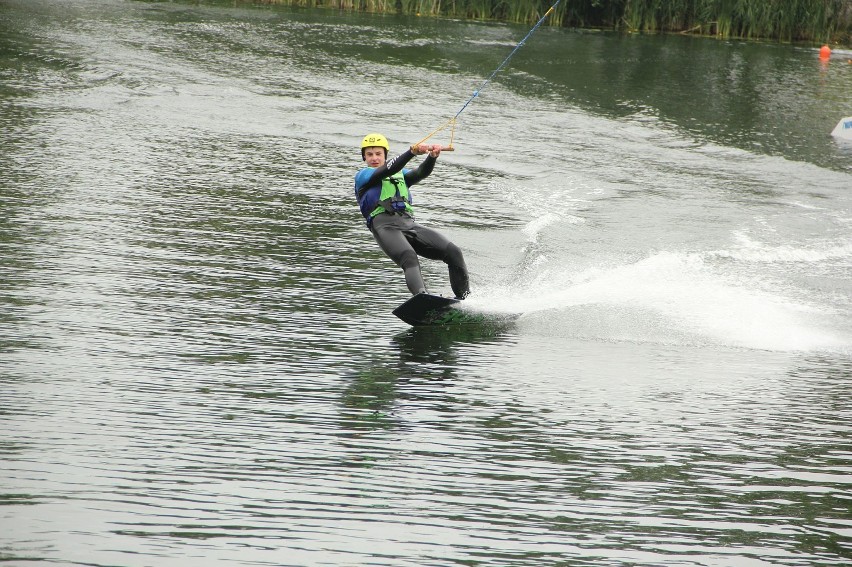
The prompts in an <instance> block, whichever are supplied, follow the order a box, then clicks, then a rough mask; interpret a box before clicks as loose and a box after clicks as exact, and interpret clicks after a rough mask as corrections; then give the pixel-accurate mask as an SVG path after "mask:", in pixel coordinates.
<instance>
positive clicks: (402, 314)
mask: <svg viewBox="0 0 852 567" xmlns="http://www.w3.org/2000/svg"><path fill="white" fill-rule="evenodd" d="M460 303H461V301H460V300H458V299H453V298H450V297H444V296H442V295H432V294H429V293H419V294H417V295H413V296H411V297H410V298H409V299H408V300H407V301H406V302H405V303H403V304H402V305H400V306H399V307H397V308H396V309H394V310H393V314H394V315H396V316H397V317H399V318H400V319H402V320H403V321H405V322H406V323H408V324H409V325H413V326H427V325H460V324H466V323H482V322H485V321H487V320H488V318H487V317H485V316H484V314H482V313H476V312H472V311H465V310H463V309H460V308H459V307H460V306H459V304H460Z"/></svg>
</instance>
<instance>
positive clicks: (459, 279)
mask: <svg viewBox="0 0 852 567" xmlns="http://www.w3.org/2000/svg"><path fill="white" fill-rule="evenodd" d="M405 236H406V238H408V240H409V242H410V243H411V246H412V247H413V248H414V251H415V252H417V254H419V255H420V256H423V257H424V258H429V259H430V260H442V261H443V262H444V263H445V264H447V268H448V269H449V272H450V287H452V289H453V293H454V294H456V297H465V296H466V295H467V294H468V293H470V279H469V277H468V273H467V265H465V263H464V255H463V254H462V251H461V248H459V247H458V246H456V245H455V244H453V243H452V242H450V241H449V239H447V237H446V236H444V235H443V234H441V233H440V232H438V231H437V230H435V229H432V228H427V227H425V226H421V225H419V224H416V223H412V225H411V226H410V227H407V229H406V230H405Z"/></svg>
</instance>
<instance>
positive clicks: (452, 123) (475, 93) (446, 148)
mask: <svg viewBox="0 0 852 567" xmlns="http://www.w3.org/2000/svg"><path fill="white" fill-rule="evenodd" d="M560 2H562V0H556V3H555V4H554V5H553V6H551V7H550V9H549V10H547V12H545V13H544V15H543V16H542V17H541V18H540V19H539V20H538V22H536V24H535V25H534V26H533V27H532V29H530V31H529V32H527V35H525V36H524V39H522V40H521V41H519V42H518V44H517V45H516V46H515V48H514V49H512V51H511V52H510V53H509V55H507V56H506V58H505V59H504V60H503V62H502V63H500V65H498V66H497V68H496V69H494V71H492V72H491V74H490V75H488V78H487V79H485V81H483V83H482V84H481V85H480V86H479V88H478V89H476V90H475V91H473V94H472V95H470V98H469V99H467V101H466V102H465V103H464V104H463V105H462V107H461V108H460V109H459V111H458V112H456V114H455V116H453V117H452V118H450V119H449V120H447V121H446V122H445V123H444V124H442V125H441V126H439V127H438V128H436V129H435V130H433V131H432V132H431V133H430V134H429V135H428V136H426V137H425V138H423V139H422V140H420V141H419V142H417V143H416V144H414V146H419V145H420V144H422V143H423V142H425V141H426V140H428V139H429V138H431V137H432V136H434V135H435V134H437V133H438V132H441V131H442V130H445V129H446V128H447V127H449V128H450V144H449V145H448V146H442V147H441V151H443V152H452V151H454V150H455V148H454V147H453V139H454V137H455V133H456V122H457V121H458V117H459V115H460V114H461V113H462V112H464V109H465V108H467V107H468V105H469V104H470V103H471V102H473V99H475V98H476V97H478V96H479V93H481V92H482V91H483V89H485V87H486V86H488V83H489V82H491V79H493V78H494V76H495V75H496V74H497V73H499V72H500V71H501V70H502V69H503V67H505V66H506V64H507V63H508V62H509V59H511V58H512V57H513V56H514V55H515V53H517V51H518V50H519V49H520V48H521V46H523V45H524V44H525V43H526V41H527V40H528V39H529V38H530V36H531V35H532V34H533V33H535V31H536V30H537V29H538V28H539V27H540V26H541V24H542V23H543V22H544V20H546V19H547V17H548V16H549V15H550V14H552V13H553V11H554V10H556V7H557V6H559V3H560ZM414 146H412V147H414Z"/></svg>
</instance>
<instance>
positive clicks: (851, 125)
mask: <svg viewBox="0 0 852 567" xmlns="http://www.w3.org/2000/svg"><path fill="white" fill-rule="evenodd" d="M831 135H832V136H835V137H837V138H844V139H846V140H852V116H847V117H846V118H841V119H840V122H838V123H837V126H835V127H834V130H832V131H831Z"/></svg>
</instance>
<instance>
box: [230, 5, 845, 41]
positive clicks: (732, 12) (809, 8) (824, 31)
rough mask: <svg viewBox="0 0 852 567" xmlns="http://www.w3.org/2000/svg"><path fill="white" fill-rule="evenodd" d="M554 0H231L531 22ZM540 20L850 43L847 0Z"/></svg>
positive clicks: (654, 8)
mask: <svg viewBox="0 0 852 567" xmlns="http://www.w3.org/2000/svg"><path fill="white" fill-rule="evenodd" d="M555 1H556V0H234V4H240V3H241V4H279V5H283V6H293V7H303V8H328V9H337V10H345V11H354V12H372V13H391V14H407V15H418V16H434V17H446V18H459V19H470V20H492V21H495V20H496V21H502V22H510V23H518V24H533V23H535V22H537V21H538V20H539V18H541V16H542V15H544V14H545V13H546V12H547V10H548V9H549V8H550V6H552V5H553V3H554V2H555ZM544 25H549V26H559V27H571V28H586V29H606V30H615V31H622V32H631V33H632V32H645V33H682V34H692V35H702V36H709V37H718V38H720V39H751V40H775V41H779V42H811V43H814V44H829V45H832V46H841V45H846V46H849V45H852V0H562V1H561V2H560V3H559V6H558V7H557V8H556V10H554V13H553V14H551V16H550V17H549V18H548V20H547V21H546V22H545V23H544Z"/></svg>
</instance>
